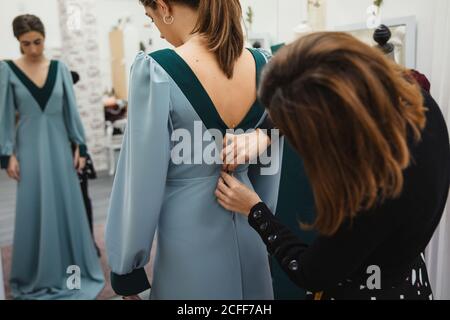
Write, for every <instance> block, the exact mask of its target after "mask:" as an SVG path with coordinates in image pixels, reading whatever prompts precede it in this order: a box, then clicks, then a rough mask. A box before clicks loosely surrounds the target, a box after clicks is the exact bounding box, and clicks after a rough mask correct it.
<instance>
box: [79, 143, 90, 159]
mask: <svg viewBox="0 0 450 320" xmlns="http://www.w3.org/2000/svg"><path fill="white" fill-rule="evenodd" d="M79 148H80V157H81V158H87V155H88V152H87V146H86V145H85V144H80V146H79Z"/></svg>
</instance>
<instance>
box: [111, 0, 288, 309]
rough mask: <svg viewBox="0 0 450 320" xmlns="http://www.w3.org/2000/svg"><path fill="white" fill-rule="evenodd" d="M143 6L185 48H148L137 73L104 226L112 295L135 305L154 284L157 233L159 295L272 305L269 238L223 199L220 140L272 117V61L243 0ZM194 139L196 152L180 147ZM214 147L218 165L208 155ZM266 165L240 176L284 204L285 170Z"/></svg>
mask: <svg viewBox="0 0 450 320" xmlns="http://www.w3.org/2000/svg"><path fill="white" fill-rule="evenodd" d="M141 2H142V3H143V4H144V6H145V9H146V12H147V15H148V16H149V17H150V18H152V19H153V20H154V22H155V24H156V26H157V27H158V28H159V30H160V31H161V34H162V37H164V38H166V39H167V40H168V41H169V42H170V43H171V44H173V45H174V46H175V47H176V49H175V50H170V49H167V50H162V51H157V52H154V53H152V54H150V55H146V54H144V53H141V54H139V55H138V56H137V58H136V60H135V62H134V65H133V67H132V72H131V77H130V92H129V124H128V127H127V130H126V136H125V140H124V144H123V147H122V151H121V154H120V159H119V164H118V169H117V175H116V178H115V181H114V187H113V192H112V196H111V204H110V209H109V214H108V224H107V231H106V244H107V253H108V258H109V263H110V266H111V269H112V276H111V280H112V281H111V282H112V285H113V288H114V290H115V291H116V292H117V293H118V294H120V295H122V296H126V297H127V299H137V298H138V297H137V296H136V295H137V294H138V293H140V292H142V291H144V290H146V289H148V288H150V283H149V282H148V280H147V276H146V274H145V271H144V267H145V265H146V264H148V262H149V258H150V250H151V248H152V243H153V238H154V235H155V233H157V237H156V238H157V248H156V258H155V263H154V272H153V282H152V287H151V299H163V300H166V299H175V300H178V299H220V300H228V299H251V300H258V299H273V288H272V280H271V276H270V269H269V261H268V255H267V252H266V250H265V248H264V244H263V242H262V241H261V239H258V235H257V233H256V232H255V231H254V230H252V229H251V228H250V227H249V226H248V223H247V222H246V221H245V220H244V219H242V218H241V217H240V216H239V215H236V214H231V215H230V212H228V211H226V210H225V209H223V208H222V207H221V206H220V205H219V204H218V203H217V201H216V199H215V196H214V190H215V186H216V184H217V180H218V178H219V176H220V173H221V170H222V164H221V163H220V149H221V147H222V138H223V135H224V134H225V132H226V131H227V129H229V128H233V129H242V130H248V129H255V128H256V127H257V126H258V124H259V123H261V122H262V121H263V120H264V119H265V118H266V116H267V114H266V113H265V111H264V108H263V107H262V106H261V104H260V103H259V101H258V100H257V99H256V87H257V80H258V78H259V74H260V72H261V70H262V68H263V66H264V65H265V64H266V62H267V57H266V55H265V54H264V53H262V52H261V51H258V50H245V49H244V39H243V32H242V27H241V18H242V17H241V7H240V3H239V1H238V0H215V1H210V0H198V1H187V0H179V1H164V0H157V1H151V0H149V1H141ZM192 137H193V140H191V138H192ZM202 137H203V139H202ZM214 137H215V138H216V140H214V139H213V138H214ZM186 140H188V141H192V148H186V149H184V150H183V151H184V152H181V151H180V149H181V148H180V146H181V145H185V144H186ZM189 145H190V144H189ZM211 145H213V146H216V147H218V148H217V150H218V152H217V158H218V160H219V161H217V162H214V161H213V162H208V161H206V159H205V158H204V157H203V156H204V154H209V153H210V151H211V149H209V148H210V147H211ZM274 150H275V148H274ZM178 154H183V155H182V156H181V158H182V159H181V160H182V161H178V160H180V159H177V155H178ZM277 155H278V153H277V152H273V156H272V159H273V162H276V158H277ZM197 160H200V161H197ZM278 161H280V159H278ZM260 169H261V168H260V166H259V164H252V165H241V166H239V167H238V169H237V170H236V172H235V177H236V178H237V179H239V180H240V181H242V182H243V183H244V184H245V185H247V186H249V187H250V188H253V189H256V190H257V191H258V192H259V194H260V195H261V196H262V197H263V198H264V199H266V200H267V201H268V203H269V206H271V207H272V208H275V206H276V199H277V191H278V183H279V179H280V176H279V170H276V169H275V170H274V172H273V174H270V175H262V174H261V173H262V171H261V170H260ZM217 217H219V218H217ZM156 231H157V232H156Z"/></svg>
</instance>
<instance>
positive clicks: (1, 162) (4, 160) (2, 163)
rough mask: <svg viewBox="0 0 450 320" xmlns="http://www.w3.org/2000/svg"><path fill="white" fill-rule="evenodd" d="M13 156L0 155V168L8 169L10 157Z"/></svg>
mask: <svg viewBox="0 0 450 320" xmlns="http://www.w3.org/2000/svg"><path fill="white" fill-rule="evenodd" d="M10 157H11V156H0V168H1V169H5V170H6V169H8V165H9V158H10Z"/></svg>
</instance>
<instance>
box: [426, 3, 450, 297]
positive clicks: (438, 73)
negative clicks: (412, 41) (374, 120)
mask: <svg viewBox="0 0 450 320" xmlns="http://www.w3.org/2000/svg"><path fill="white" fill-rule="evenodd" d="M435 10H436V12H435V15H434V17H435V20H434V33H433V35H434V38H433V41H432V42H433V43H432V44H430V45H432V46H433V47H432V48H433V51H432V56H431V57H430V58H431V59H432V61H433V65H432V73H431V79H430V80H431V86H432V88H431V89H432V95H433V97H434V98H435V99H436V101H437V103H438V104H439V106H440V107H441V109H442V112H443V113H444V116H445V118H446V121H447V125H450V19H448V17H450V1H448V0H437V2H436V8H435ZM426 258H427V259H426V260H427V266H428V272H429V275H430V281H431V283H432V288H433V291H434V295H435V298H436V299H438V300H450V201H449V202H448V203H447V208H446V209H445V213H444V217H443V218H442V221H441V224H440V226H439V228H438V229H437V231H436V233H435V235H434V237H433V239H432V240H431V242H430V244H429V246H428V249H427V254H426Z"/></svg>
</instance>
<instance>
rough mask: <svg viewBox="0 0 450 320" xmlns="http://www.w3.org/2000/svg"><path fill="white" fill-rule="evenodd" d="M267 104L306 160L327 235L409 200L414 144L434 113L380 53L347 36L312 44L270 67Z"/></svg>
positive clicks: (326, 36)
mask: <svg viewBox="0 0 450 320" xmlns="http://www.w3.org/2000/svg"><path fill="white" fill-rule="evenodd" d="M260 98H261V101H262V102H263V104H264V105H265V106H266V107H267V108H268V110H269V113H270V116H271V118H272V120H273V122H274V123H275V125H276V126H277V127H278V128H279V129H280V131H281V132H282V133H284V134H285V135H286V137H287V138H288V140H289V141H290V142H291V143H292V145H293V147H294V148H295V149H296V150H297V152H298V153H299V154H300V155H301V157H302V158H303V160H304V164H305V170H306V172H307V175H308V177H309V179H310V183H311V185H312V189H313V192H314V198H315V204H316V215H317V217H316V220H315V222H314V224H313V225H312V227H313V228H315V229H317V230H318V231H319V232H320V233H321V234H324V235H333V234H335V233H336V232H337V231H338V229H339V228H340V227H341V225H342V224H343V222H344V221H345V220H346V219H350V220H351V219H352V218H353V217H355V216H356V215H357V214H358V213H359V212H361V211H365V210H369V209H371V208H374V207H375V206H376V205H379V204H381V203H382V202H383V201H385V200H386V199H389V198H395V197H398V196H399V195H400V194H401V191H402V189H403V170H404V169H406V168H407V167H408V166H409V164H410V161H411V155H410V151H409V147H408V136H409V135H412V136H413V137H414V138H415V140H416V141H419V140H420V138H421V131H422V129H423V128H424V127H425V122H426V117H425V110H426V109H425V108H424V106H423V97H422V94H421V91H420V89H419V86H418V85H417V84H416V83H414V82H413V81H411V80H409V79H408V77H407V76H406V73H405V70H404V69H403V68H401V67H399V66H398V65H395V64H394V63H392V62H390V61H389V60H388V59H387V58H385V57H384V56H383V55H382V54H381V53H380V52H378V51H377V50H376V49H374V48H371V47H369V46H368V45H366V44H364V43H362V42H360V41H359V40H357V39H356V38H354V37H352V36H351V35H348V34H345V33H336V32H321V33H315V34H311V35H308V36H305V37H303V38H301V39H299V40H297V41H296V42H295V43H293V44H291V45H289V46H287V47H285V48H283V49H281V50H280V51H279V53H277V55H276V56H275V57H274V58H273V59H272V61H271V62H270V63H269V65H268V66H267V68H266V70H265V72H264V76H263V80H262V84H261V88H260Z"/></svg>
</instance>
